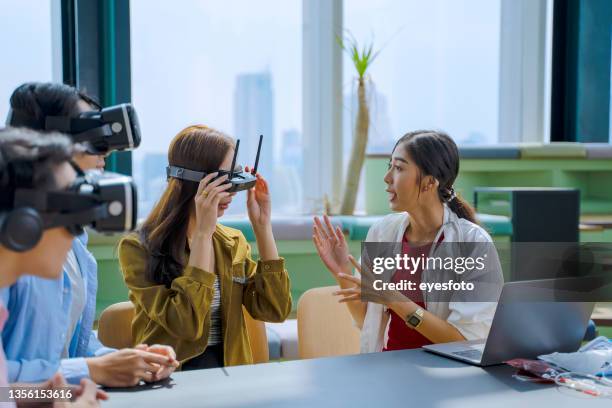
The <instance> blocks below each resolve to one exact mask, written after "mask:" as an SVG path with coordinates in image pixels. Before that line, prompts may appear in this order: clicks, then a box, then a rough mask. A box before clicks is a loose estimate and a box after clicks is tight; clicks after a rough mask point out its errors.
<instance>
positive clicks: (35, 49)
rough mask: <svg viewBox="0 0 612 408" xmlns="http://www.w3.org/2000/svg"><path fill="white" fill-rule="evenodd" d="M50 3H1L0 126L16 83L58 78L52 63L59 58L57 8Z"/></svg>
mask: <svg viewBox="0 0 612 408" xmlns="http://www.w3.org/2000/svg"><path fill="white" fill-rule="evenodd" d="M54 7H55V6H52V2H51V0H48V1H41V0H22V1H11V2H6V3H5V4H3V5H2V13H0V38H2V46H0V52H1V53H2V68H1V69H0V96H1V97H0V127H1V126H3V125H4V121H5V118H6V116H7V114H8V110H9V97H10V95H11V94H12V93H13V91H14V90H15V88H16V87H17V86H19V85H21V84H22V83H24V82H30V81H52V80H54V79H55V80H61V73H60V71H61V68H60V69H57V66H54V63H58V62H59V61H60V59H55V54H54V53H55V52H56V51H59V48H61V47H55V46H54V43H55V39H56V33H59V21H58V24H57V25H55V23H54V21H55V20H56V19H55V17H56V14H55V13H56V11H57V13H59V9H58V10H55V9H54ZM58 15H59V14H58ZM57 20H59V19H57ZM58 45H59V42H58ZM57 55H59V53H57ZM60 67H61V66H60Z"/></svg>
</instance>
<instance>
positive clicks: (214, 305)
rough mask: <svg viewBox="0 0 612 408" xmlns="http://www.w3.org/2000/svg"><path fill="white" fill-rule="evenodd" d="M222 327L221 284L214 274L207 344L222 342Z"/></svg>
mask: <svg viewBox="0 0 612 408" xmlns="http://www.w3.org/2000/svg"><path fill="white" fill-rule="evenodd" d="M222 331H223V328H222V326H221V286H220V285H219V277H218V276H215V285H214V295H213V300H212V302H211V304H210V333H209V334H208V345H209V346H214V345H215V344H219V343H222V342H223V336H222V334H223V333H222Z"/></svg>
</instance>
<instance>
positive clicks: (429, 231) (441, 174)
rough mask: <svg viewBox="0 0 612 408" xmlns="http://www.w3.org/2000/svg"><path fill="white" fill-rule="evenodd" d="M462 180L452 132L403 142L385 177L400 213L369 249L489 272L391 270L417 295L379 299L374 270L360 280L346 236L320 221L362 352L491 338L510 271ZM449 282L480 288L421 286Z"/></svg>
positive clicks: (385, 294)
mask: <svg viewBox="0 0 612 408" xmlns="http://www.w3.org/2000/svg"><path fill="white" fill-rule="evenodd" d="M458 173H459V152H458V149H457V146H456V144H455V142H454V141H453V140H452V139H451V138H450V137H449V136H448V135H446V134H445V133H443V132H437V131H428V130H423V131H415V132H411V133H408V134H406V135H404V136H403V137H401V138H400V139H399V141H398V142H397V143H396V145H395V147H394V149H393V151H392V154H391V157H390V160H389V168H388V171H387V173H386V174H385V176H384V182H385V184H386V185H387V189H386V191H387V193H388V194H389V206H390V208H391V210H392V211H393V212H394V213H393V214H390V215H387V216H385V217H384V218H383V219H381V220H380V221H379V222H377V223H376V224H374V225H373V226H372V227H371V228H370V230H369V231H368V235H367V237H366V240H365V241H366V242H365V243H366V245H367V243H396V244H395V245H396V248H397V250H395V251H396V252H400V251H401V254H397V255H406V257H408V258H411V259H419V258H420V259H427V258H432V259H433V260H434V261H435V260H436V258H439V259H446V257H448V258H450V259H452V260H455V259H457V260H458V259H460V258H463V257H464V255H466V254H467V255H469V256H470V257H472V258H474V259H475V260H476V259H477V258H478V257H483V259H486V263H484V265H485V267H484V268H482V269H481V270H479V269H478V268H475V267H472V268H469V270H460V269H459V268H456V269H455V270H453V269H451V270H448V271H446V270H441V269H440V268H437V269H436V267H435V262H434V263H433V265H434V266H429V265H430V263H429V262H428V263H420V266H418V264H417V266H415V267H409V270H406V268H405V266H402V268H398V269H392V270H390V272H391V274H390V279H389V282H391V283H399V282H401V281H407V282H413V284H414V287H415V288H417V289H416V290H407V291H397V290H386V291H381V292H377V291H376V290H375V288H374V287H373V286H374V285H373V284H374V282H373V280H372V272H371V271H370V272H369V273H367V274H366V271H365V270H364V274H361V276H353V275H352V273H351V264H352V265H353V266H354V267H355V268H356V269H357V271H358V272H361V266H360V264H359V263H358V262H357V261H356V260H355V259H354V258H352V257H351V256H350V254H349V252H348V247H347V245H346V242H345V240H344V235H343V234H342V232H341V231H340V230H339V229H337V228H336V229H334V228H333V227H332V224H331V222H330V220H329V219H328V218H327V217H324V220H323V221H321V220H320V219H319V218H318V217H315V226H314V230H313V241H314V244H315V247H316V249H317V251H318V254H319V256H320V258H321V260H322V261H323V263H324V264H325V266H326V267H327V268H328V269H329V271H330V272H331V273H332V275H333V276H334V278H335V279H336V280H337V282H338V284H339V285H340V289H339V290H338V291H337V292H335V295H337V296H341V299H340V302H344V303H346V305H347V307H348V310H349V311H350V313H351V315H352V317H353V319H354V321H355V323H356V325H357V326H358V327H359V328H360V329H361V337H360V338H361V351H362V352H364V353H368V352H377V351H387V350H399V349H410V348H419V347H421V346H423V345H426V344H432V343H445V342H452V341H462V340H466V339H467V340H474V339H482V338H485V337H487V334H488V332H489V329H490V327H491V323H492V320H493V315H494V313H495V308H496V305H497V303H496V302H497V299H498V297H499V294H500V293H501V288H502V285H503V275H502V269H501V265H500V263H499V257H498V254H497V251H496V250H495V247H494V245H493V243H492V240H491V237H490V236H489V234H488V233H487V232H486V231H485V230H484V229H483V228H482V227H480V226H479V225H478V223H477V221H476V217H475V213H474V210H473V209H472V208H471V207H470V206H469V204H467V203H466V202H465V201H464V200H463V199H461V198H460V197H459V196H457V195H456V193H455V190H454V187H453V184H454V182H455V179H456V178H457V175H458ZM400 243H401V244H400ZM454 243H461V244H462V245H457V244H454ZM367 248H368V247H367V246H366V250H367ZM379 248H382V245H379ZM465 249H467V250H468V251H465ZM462 251H464V252H462ZM368 252H369V251H366V252H365V253H362V262H364V261H365V262H367V263H366V264H368V265H370V266H371V264H370V263H371V262H372V260H373V259H372V254H369V253H368ZM364 254H365V255H366V259H365V260H364ZM445 262H446V261H445ZM413 265H415V264H413ZM449 279H452V280H454V281H455V282H464V283H469V284H472V285H474V289H473V291H471V292H469V291H466V290H454V289H453V290H437V291H432V292H430V293H428V292H427V291H424V290H422V289H421V283H426V284H427V283H429V284H432V285H433V284H436V283H440V284H442V283H444V282H448V280H449ZM378 288H379V289H380V285H379V286H378Z"/></svg>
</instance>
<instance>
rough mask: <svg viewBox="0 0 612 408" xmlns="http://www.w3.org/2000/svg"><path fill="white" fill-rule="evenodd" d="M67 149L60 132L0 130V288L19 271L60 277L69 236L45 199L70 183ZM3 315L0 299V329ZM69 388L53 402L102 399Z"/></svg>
mask: <svg viewBox="0 0 612 408" xmlns="http://www.w3.org/2000/svg"><path fill="white" fill-rule="evenodd" d="M73 153H74V147H73V146H72V144H71V143H70V140H69V139H68V138H67V137H65V136H62V135H60V134H51V135H45V136H44V137H43V136H41V135H39V134H38V133H36V132H33V131H27V130H23V129H0V259H2V262H0V287H6V286H9V285H11V284H13V283H14V282H15V281H16V280H17V279H19V278H20V277H22V276H24V275H36V276H37V277H40V278H41V279H43V278H44V279H57V277H58V276H59V275H60V273H61V271H62V264H63V263H64V261H65V259H66V254H67V253H68V251H69V249H70V246H71V244H72V240H73V238H74V237H73V235H72V234H71V233H70V232H69V231H68V230H67V229H66V228H65V227H64V226H63V225H59V224H57V222H56V220H55V215H56V213H55V212H54V211H53V210H51V205H50V204H51V201H52V200H51V197H53V196H54V195H56V196H58V195H59V196H62V195H63V194H66V193H67V189H68V188H69V186H70V185H72V184H73V183H74V181H75V177H76V174H75V171H74V170H73V168H72V167H71V166H70V164H69V162H68V160H69V159H70V158H71V156H72V155H73ZM36 202H37V203H45V207H47V210H48V211H43V210H41V208H42V206H41V207H40V208H39V209H36V208H34V207H35V204H36ZM47 204H49V205H47ZM7 313H8V312H7V310H6V308H5V306H4V304H3V303H2V302H0V331H2V329H3V326H5V322H6V320H7ZM9 317H10V316H9ZM43 337H44V336H43ZM50 377H51V376H50ZM45 380H46V379H45ZM7 385H8V378H7V366H6V361H5V356H4V352H3V350H2V344H1V343H0V386H2V387H5V386H7ZM15 385H17V384H15ZM30 386H33V385H30ZM36 387H37V388H38V389H39V390H41V389H44V390H49V389H55V390H59V389H62V388H63V389H65V388H64V387H66V383H65V382H64V379H63V377H62V376H61V375H59V374H56V375H54V376H53V377H52V378H51V379H50V380H48V381H46V382H44V383H42V384H38V385H37V386H36ZM35 389H36V388H35ZM72 390H73V391H74V392H75V395H76V394H80V397H79V398H78V399H77V400H76V401H75V402H74V403H72V404H70V403H67V402H66V403H58V404H56V405H55V406H60V405H61V406H74V407H86V406H98V405H99V403H98V400H100V399H106V398H107V395H106V394H105V393H104V392H103V391H99V390H98V389H97V387H96V384H95V383H93V382H92V381H90V380H87V379H83V380H82V381H81V384H80V386H79V387H78V388H73V389H72ZM15 391H17V390H15ZM15 395H17V394H15ZM0 406H14V404H12V403H0Z"/></svg>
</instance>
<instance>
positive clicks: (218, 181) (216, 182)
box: [206, 174, 231, 191]
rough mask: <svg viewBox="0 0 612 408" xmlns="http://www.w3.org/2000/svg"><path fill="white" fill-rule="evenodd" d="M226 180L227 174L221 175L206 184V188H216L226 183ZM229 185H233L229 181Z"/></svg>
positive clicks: (209, 189)
mask: <svg viewBox="0 0 612 408" xmlns="http://www.w3.org/2000/svg"><path fill="white" fill-rule="evenodd" d="M207 177H208V176H207ZM226 181H227V174H224V175H222V176H221V177H219V178H218V179H216V180H213V181H211V182H210V183H208V185H207V186H206V187H207V189H206V190H208V191H211V190H212V189H214V188H215V187H217V186H219V185H221V184H223V183H225V182H226ZM227 185H231V184H229V183H228V184H227Z"/></svg>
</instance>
